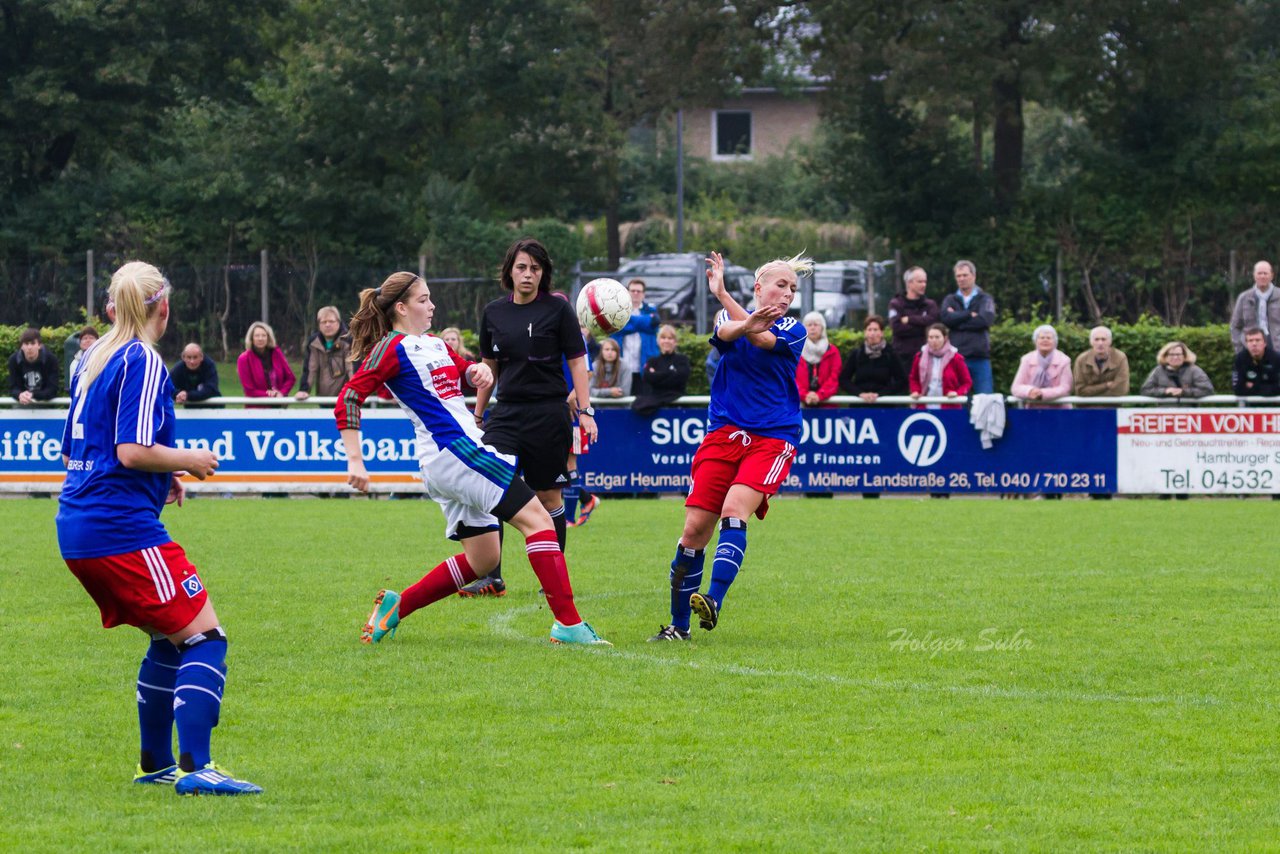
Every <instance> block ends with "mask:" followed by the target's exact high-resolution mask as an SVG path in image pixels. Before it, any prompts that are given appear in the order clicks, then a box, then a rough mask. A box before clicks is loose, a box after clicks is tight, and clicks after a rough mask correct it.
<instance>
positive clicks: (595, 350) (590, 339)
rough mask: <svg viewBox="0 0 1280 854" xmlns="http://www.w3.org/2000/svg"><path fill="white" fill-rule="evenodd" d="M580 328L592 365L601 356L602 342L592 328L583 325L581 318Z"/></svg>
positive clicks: (589, 362)
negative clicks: (597, 338)
mask: <svg viewBox="0 0 1280 854" xmlns="http://www.w3.org/2000/svg"><path fill="white" fill-rule="evenodd" d="M565 299H568V297H566V298H565ZM578 328H579V329H581V330H582V340H583V341H585V342H587V364H588V366H590V365H592V364H594V363H595V361H596V360H597V359H599V358H600V342H599V341H597V340H596V336H595V335H594V334H592V332H591V330H590V329H588V328H587V327H585V326H583V325H582V321H581V320H579V321H578Z"/></svg>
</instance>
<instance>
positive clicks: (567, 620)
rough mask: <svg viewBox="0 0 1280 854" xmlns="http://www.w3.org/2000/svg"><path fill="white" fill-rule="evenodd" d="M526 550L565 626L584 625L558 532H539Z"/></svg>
mask: <svg viewBox="0 0 1280 854" xmlns="http://www.w3.org/2000/svg"><path fill="white" fill-rule="evenodd" d="M524 550H525V551H526V552H527V553H528V555H529V563H530V564H531V565H532V566H533V574H534V575H536V576H538V583H540V584H541V585H542V592H543V593H545V594H546V596H547V607H549V608H550V609H551V613H552V614H555V616H556V619H557V620H559V621H560V622H561V624H562V625H566V626H574V625H577V624H578V623H581V622H582V617H579V616H578V609H577V608H575V607H574V605H573V588H572V587H571V586H570V585H569V567H568V566H566V565H565V562H564V552H562V551H560V543H559V542H557V541H556V532H555V531H554V530H550V529H548V530H546V531H539V532H538V533H536V534H533V535H531V536H529V538H528V539H526V540H525V543H524Z"/></svg>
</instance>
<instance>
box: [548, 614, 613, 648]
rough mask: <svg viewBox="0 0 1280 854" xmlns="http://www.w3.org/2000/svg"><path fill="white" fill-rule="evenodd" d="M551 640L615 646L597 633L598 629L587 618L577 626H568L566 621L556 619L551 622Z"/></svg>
mask: <svg viewBox="0 0 1280 854" xmlns="http://www.w3.org/2000/svg"><path fill="white" fill-rule="evenodd" d="M551 642H552V643H585V644H592V645H596V646H613V644H611V643H609V642H608V641H607V640H605V639H604V638H602V637H600V636H599V635H598V634H596V630H595V629H593V628H591V625H590V624H589V623H587V622H586V621H585V620H584V621H583V622H581V623H578V624H577V625H576V626H566V625H565V624H564V623H562V622H560V621H559V620H556V621H555V622H554V623H552V624H551Z"/></svg>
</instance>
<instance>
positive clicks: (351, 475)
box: [338, 427, 369, 492]
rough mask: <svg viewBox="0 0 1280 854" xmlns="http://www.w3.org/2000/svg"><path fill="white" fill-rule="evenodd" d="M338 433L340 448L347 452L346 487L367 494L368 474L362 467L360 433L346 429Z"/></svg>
mask: <svg viewBox="0 0 1280 854" xmlns="http://www.w3.org/2000/svg"><path fill="white" fill-rule="evenodd" d="M338 432H339V433H340V434H341V435H342V447H343V448H344V449H346V452H347V485H348V486H351V487H354V488H355V489H358V490H360V491H361V492H368V491H369V472H368V470H367V469H365V467H364V453H363V452H362V451H361V450H360V431H359V430H353V429H351V428H349V427H348V428H345V429H343V430H339V431H338Z"/></svg>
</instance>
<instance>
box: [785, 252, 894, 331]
mask: <svg viewBox="0 0 1280 854" xmlns="http://www.w3.org/2000/svg"><path fill="white" fill-rule="evenodd" d="M873 275H874V276H875V285H876V288H875V290H876V294H877V299H876V301H877V303H878V305H880V306H882V307H883V306H886V305H888V304H889V298H890V297H891V296H893V290H894V288H893V262H892V261H883V262H879V263H876V264H874V265H873ZM807 286H808V283H807V282H806V281H805V280H804V279H801V280H800V294H798V295H797V296H796V300H795V302H793V303H792V304H791V309H790V311H788V312H787V313H788V314H790V315H792V316H794V317H801V316H803V315H804V313H805V308H804V297H803V295H804V291H805V288H806V287H807ZM812 287H813V310H814V311H816V312H818V313H819V314H821V315H822V316H823V318H824V319H825V320H826V321H827V327H828V328H835V327H840V326H848V325H850V324H851V322H852V319H853V313H854V312H859V311H866V310H867V291H868V289H867V262H866V261H823V262H822V263H820V264H814V265H813V285H812Z"/></svg>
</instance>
